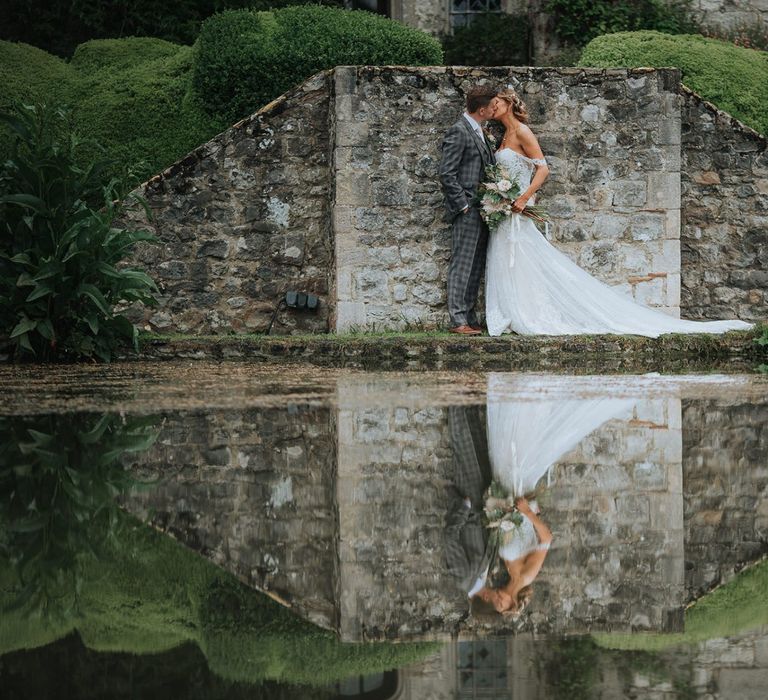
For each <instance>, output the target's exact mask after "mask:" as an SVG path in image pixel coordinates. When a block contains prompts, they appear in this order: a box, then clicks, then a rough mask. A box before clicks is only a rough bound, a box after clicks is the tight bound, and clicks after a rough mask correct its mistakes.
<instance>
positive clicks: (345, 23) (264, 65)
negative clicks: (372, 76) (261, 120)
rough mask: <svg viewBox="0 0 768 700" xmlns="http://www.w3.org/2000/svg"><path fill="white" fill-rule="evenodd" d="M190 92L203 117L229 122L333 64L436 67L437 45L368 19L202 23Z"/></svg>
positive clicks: (303, 12)
mask: <svg viewBox="0 0 768 700" xmlns="http://www.w3.org/2000/svg"><path fill="white" fill-rule="evenodd" d="M196 51H197V53H196V59H195V68H194V75H193V86H194V89H195V91H196V93H197V95H198V96H199V97H200V99H201V100H202V101H203V103H204V104H205V106H206V108H207V110H208V112H209V113H210V114H215V115H219V116H222V117H224V118H226V119H227V120H228V121H230V122H232V121H234V120H236V119H240V118H242V117H244V116H246V115H248V114H251V113H252V112H254V111H256V110H257V109H258V108H259V107H261V106H263V105H264V104H266V103H268V102H269V101H270V100H273V99H274V98H276V97H278V96H279V95H281V94H282V93H284V92H285V91H287V90H289V89H290V88H292V87H294V86H295V85H296V84H298V83H300V82H301V81H302V80H304V79H305V78H308V77H309V76H311V75H312V74H314V73H317V72H318V71H321V70H324V69H327V68H333V67H334V66H339V65H417V66H420V65H421V66H423V65H439V64H440V63H442V59H443V52H442V49H441V47H440V43H439V42H438V41H437V40H436V39H434V38H432V37H430V36H429V35H427V34H425V33H424V32H420V31H417V30H415V29H412V28H410V27H406V26H404V25H402V24H400V23H399V22H393V21H392V20H388V19H386V18H384V17H380V16H378V15H374V14H372V13H370V12H362V11H349V10H338V9H335V8H330V7H321V6H303V7H287V8H284V9H281V10H275V11H272V12H249V11H231V12H222V13H221V14H218V15H214V16H213V17H211V18H210V19H209V20H207V21H206V22H205V23H204V24H203V26H202V28H201V30H200V36H199V38H198V41H197V44H196Z"/></svg>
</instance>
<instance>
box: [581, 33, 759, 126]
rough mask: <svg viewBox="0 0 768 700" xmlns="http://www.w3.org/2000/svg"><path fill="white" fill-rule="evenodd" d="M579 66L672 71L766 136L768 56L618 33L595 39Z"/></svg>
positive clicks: (683, 39)
mask: <svg viewBox="0 0 768 700" xmlns="http://www.w3.org/2000/svg"><path fill="white" fill-rule="evenodd" d="M579 65H581V66H595V67H599V68H612V67H640V66H653V67H657V68H659V67H664V66H674V67H676V68H680V70H681V71H682V80H683V83H685V85H686V86H687V87H689V88H690V89H691V90H695V91H696V92H697V93H699V94H700V95H701V96H702V97H703V98H704V99H706V100H709V101H710V102H713V103H714V104H716V105H717V106H718V107H719V108H720V109H722V110H724V111H726V112H728V113H729V114H731V115H732V116H734V117H736V118H737V119H740V120H741V121H743V122H744V123H745V124H748V125H749V126H751V127H752V128H753V129H755V130H756V131H759V132H760V133H762V134H768V55H766V54H765V53H764V52H761V51H755V50H754V49H746V48H742V47H739V46H734V45H733V44H730V43H727V42H724V41H718V40H716V39H707V38H705V37H703V36H698V35H680V36H671V35H669V34H662V33H660V32H621V33H618V34H608V35H606V36H601V37H598V38H596V39H593V40H592V41H591V42H590V43H589V44H588V45H587V46H586V47H585V49H584V52H583V53H582V56H581V60H580V62H579Z"/></svg>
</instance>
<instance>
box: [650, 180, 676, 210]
mask: <svg viewBox="0 0 768 700" xmlns="http://www.w3.org/2000/svg"><path fill="white" fill-rule="evenodd" d="M647 181H648V200H647V202H646V206H647V207H652V208H654V209H679V208H680V174H679V173H676V172H671V173H670V172H650V173H648V174H647Z"/></svg>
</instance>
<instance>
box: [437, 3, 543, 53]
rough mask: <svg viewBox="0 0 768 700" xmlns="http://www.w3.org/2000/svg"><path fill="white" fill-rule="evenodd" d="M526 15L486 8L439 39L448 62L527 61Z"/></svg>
mask: <svg viewBox="0 0 768 700" xmlns="http://www.w3.org/2000/svg"><path fill="white" fill-rule="evenodd" d="M528 41H529V29H528V17H527V16H526V15H521V14H518V15H509V14H506V13H503V14H499V13H496V12H489V13H487V14H482V15H479V16H477V17H476V18H475V19H474V20H473V22H472V23H471V24H470V25H469V26H466V27H461V28H459V29H457V30H456V31H455V32H454V34H453V35H452V36H451V35H449V36H445V37H443V39H442V44H443V51H444V53H445V58H444V61H445V64H446V65H448V66H524V65H527V64H528Z"/></svg>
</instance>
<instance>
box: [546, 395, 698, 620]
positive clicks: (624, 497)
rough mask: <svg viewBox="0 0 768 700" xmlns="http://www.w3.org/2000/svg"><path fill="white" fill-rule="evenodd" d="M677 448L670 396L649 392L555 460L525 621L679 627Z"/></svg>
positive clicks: (676, 405) (676, 406) (675, 405)
mask: <svg viewBox="0 0 768 700" xmlns="http://www.w3.org/2000/svg"><path fill="white" fill-rule="evenodd" d="M681 448H682V438H681V430H680V402H679V400H677V399H651V400H645V401H639V402H638V403H637V404H636V407H635V409H634V416H633V417H632V418H631V419H627V420H614V421H611V422H609V423H607V424H605V425H604V426H603V427H602V428H600V429H598V430H597V431H596V432H594V433H593V434H592V435H590V436H589V437H587V438H586V439H585V440H584V441H583V442H582V443H581V444H580V445H579V446H578V447H577V448H576V449H575V450H574V451H572V452H571V453H570V454H568V455H566V456H564V457H563V458H562V459H561V460H560V462H559V463H558V465H557V467H556V468H555V469H554V470H553V480H552V485H551V487H550V488H549V489H548V490H547V492H546V493H545V494H544V495H543V496H542V502H543V504H544V506H543V507H544V508H545V520H546V521H547V522H548V524H549V526H550V528H551V529H552V532H553V536H554V541H553V546H552V550H551V551H550V554H549V556H548V557H547V560H546V562H545V565H544V568H543V569H542V572H541V574H540V575H539V580H538V581H537V584H536V589H537V591H536V595H535V596H534V599H533V602H532V621H533V622H534V624H536V625H537V626H538V627H539V628H541V629H546V628H553V629H557V630H563V629H568V630H569V631H572V632H573V631H579V629H582V630H585V629H587V628H588V627H589V625H588V623H586V621H589V620H593V621H594V628H595V629H598V628H601V629H614V630H619V629H625V630H629V629H653V630H659V631H660V630H667V631H671V630H675V629H678V628H679V627H680V625H681V623H682V603H683V597H684V592H683V513H682V479H681V459H682V455H681Z"/></svg>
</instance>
